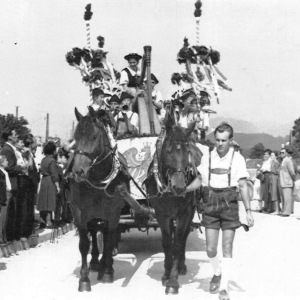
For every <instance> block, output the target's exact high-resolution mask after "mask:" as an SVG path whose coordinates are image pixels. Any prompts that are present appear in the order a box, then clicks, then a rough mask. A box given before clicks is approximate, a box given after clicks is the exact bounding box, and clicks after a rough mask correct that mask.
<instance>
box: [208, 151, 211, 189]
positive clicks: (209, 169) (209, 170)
mask: <svg viewBox="0 0 300 300" xmlns="http://www.w3.org/2000/svg"><path fill="white" fill-rule="evenodd" d="M210 178H211V151H209V166H208V187H209V188H210Z"/></svg>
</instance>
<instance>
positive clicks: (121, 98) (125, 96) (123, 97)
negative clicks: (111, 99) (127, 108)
mask: <svg viewBox="0 0 300 300" xmlns="http://www.w3.org/2000/svg"><path fill="white" fill-rule="evenodd" d="M132 98H133V96H132V95H130V94H128V93H126V92H122V94H121V97H120V101H123V100H124V99H132Z"/></svg>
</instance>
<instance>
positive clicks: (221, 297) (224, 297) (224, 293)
mask: <svg viewBox="0 0 300 300" xmlns="http://www.w3.org/2000/svg"><path fill="white" fill-rule="evenodd" d="M219 300H230V298H229V295H228V293H227V291H226V290H222V291H221V292H220V293H219Z"/></svg>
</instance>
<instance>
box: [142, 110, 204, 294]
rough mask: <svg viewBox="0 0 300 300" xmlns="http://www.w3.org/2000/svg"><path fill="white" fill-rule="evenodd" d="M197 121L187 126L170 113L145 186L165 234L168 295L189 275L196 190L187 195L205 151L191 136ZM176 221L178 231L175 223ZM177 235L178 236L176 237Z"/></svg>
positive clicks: (164, 280)
mask: <svg viewBox="0 0 300 300" xmlns="http://www.w3.org/2000/svg"><path fill="white" fill-rule="evenodd" d="M194 126H195V123H193V124H192V125H191V126H190V128H188V129H184V128H181V127H180V126H179V125H176V124H175V122H174V118H173V117H172V114H171V113H169V114H167V118H166V122H165V133H164V134H163V135H162V134H161V136H160V137H159V138H158V141H157V152H156V153H157V158H154V161H153V163H152V165H151V166H150V168H149V172H148V177H147V179H146V180H145V187H146V190H147V193H148V194H149V196H150V203H151V205H152V206H153V207H154V209H155V216H156V219H157V222H158V224H159V227H160V229H161V233H162V246H163V249H164V253H165V262H164V267H165V272H164V275H163V277H162V284H163V285H164V286H166V290H165V292H166V294H177V293H178V290H179V284H178V282H177V279H178V275H185V274H186V272H187V268H186V265H185V246H186V240H187V237H188V235H189V232H190V228H191V227H190V226H191V221H192V219H193V216H194V212H195V208H194V203H193V200H194V192H192V193H187V194H185V189H186V187H187V185H188V184H189V183H190V182H192V180H193V179H194V178H195V177H196V175H197V169H196V167H197V166H198V165H199V164H200V162H201V157H202V153H201V151H200V150H199V149H198V148H197V147H196V146H195V145H194V144H193V142H192V140H191V139H190V138H189V136H190V134H191V132H192V130H193V128H194ZM173 220H175V224H176V226H175V232H174V222H173ZM173 234H174V236H173Z"/></svg>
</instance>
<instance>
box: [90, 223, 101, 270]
mask: <svg viewBox="0 0 300 300" xmlns="http://www.w3.org/2000/svg"><path fill="white" fill-rule="evenodd" d="M90 233H91V236H92V251H91V255H92V259H91V261H90V269H91V271H95V272H98V271H99V268H100V262H99V259H98V258H99V249H98V246H97V224H93V223H92V224H91V226H90Z"/></svg>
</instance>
